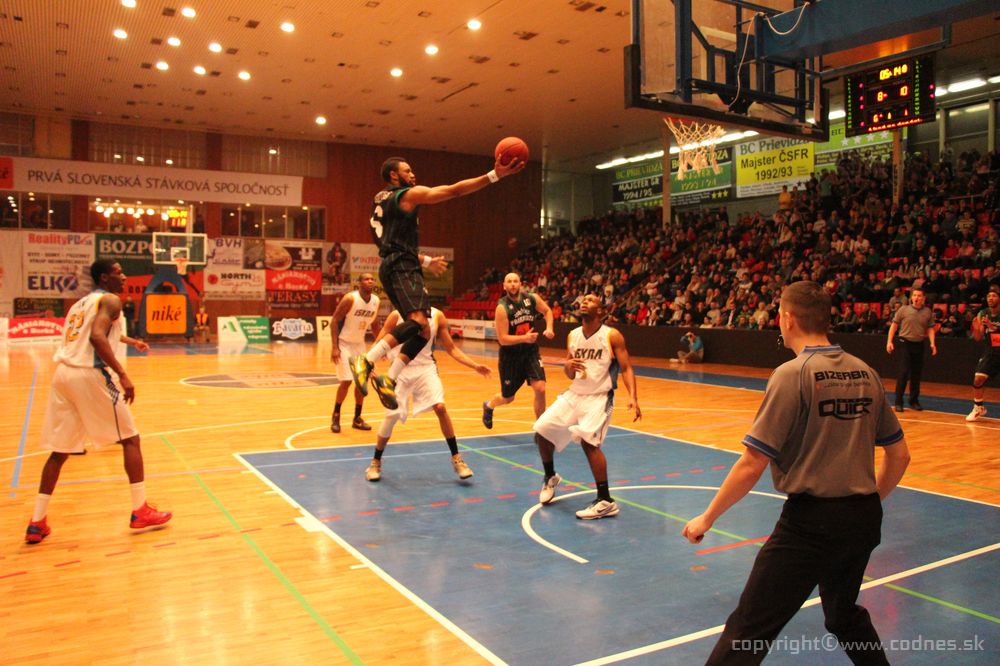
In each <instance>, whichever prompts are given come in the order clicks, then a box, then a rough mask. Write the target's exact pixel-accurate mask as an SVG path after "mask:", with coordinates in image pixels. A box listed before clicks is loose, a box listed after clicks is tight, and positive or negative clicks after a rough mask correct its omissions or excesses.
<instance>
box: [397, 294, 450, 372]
mask: <svg viewBox="0 0 1000 666" xmlns="http://www.w3.org/2000/svg"><path fill="white" fill-rule="evenodd" d="M440 316H442V312H441V311H440V310H438V309H437V308H431V316H430V317H429V318H428V320H429V322H430V327H431V337H430V339H429V340H428V342H427V344H426V345H424V348H423V349H421V350H420V353H419V354H417V357H416V358H415V359H412V360H411V361H410V362H409V363H407V364H406V368H413V369H414V370H415V369H417V368H426V367H433V366H434V365H436V363H435V361H434V341H435V340H436V339H437V332H438V317H440ZM402 346H403V345H396V346H395V347H393V348H392V349H391V350H390V351H389V354H388V357H389V358H390V359H392V360H395V359H396V357H397V356H398V355H399V350H400V349H401V348H402ZM403 372H406V369H404V370H403ZM400 374H402V373H400Z"/></svg>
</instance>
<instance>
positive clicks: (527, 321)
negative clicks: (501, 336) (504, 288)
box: [497, 291, 541, 351]
mask: <svg viewBox="0 0 1000 666" xmlns="http://www.w3.org/2000/svg"><path fill="white" fill-rule="evenodd" d="M497 305H500V306H501V307H503V309H504V310H505V311H506V312H507V335H524V334H525V333H527V332H529V331H530V330H531V328H532V326H533V325H534V323H535V321H537V320H538V318H539V316H540V314H541V313H539V311H538V301H537V300H536V299H535V295H534V294H529V293H527V292H524V291H522V292H521V293H519V294H518V295H517V296H516V297H515V298H511V297H510V294H507V293H504V295H503V296H501V297H500V300H499V301H498V303H497ZM537 347H538V344H537V343H527V342H522V343H518V344H516V345H507V346H506V347H501V349H509V350H511V351H515V350H516V351H524V350H527V349H533V348H537Z"/></svg>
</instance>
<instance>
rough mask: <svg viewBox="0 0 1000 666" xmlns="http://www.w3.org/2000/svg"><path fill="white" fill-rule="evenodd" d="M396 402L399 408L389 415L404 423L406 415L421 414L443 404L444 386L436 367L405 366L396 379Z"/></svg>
mask: <svg viewBox="0 0 1000 666" xmlns="http://www.w3.org/2000/svg"><path fill="white" fill-rule="evenodd" d="M396 401H397V402H398V403H399V407H398V408H397V409H396V410H395V411H392V412H389V414H392V415H394V416H398V417H399V420H400V421H402V422H403V423H406V417H407V414H409V413H411V412H412V413H413V415H414V416H416V415H417V414H423V413H424V412H426V411H428V410H430V409H433V408H434V405H437V404H439V403H443V402H444V385H443V384H442V383H441V377H439V376H438V373H437V366H436V365H422V366H418V367H416V368H414V367H412V366H407V367H406V368H405V369H404V370H403V371H402V372H401V373H399V377H397V378H396Z"/></svg>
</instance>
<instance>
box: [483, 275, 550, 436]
mask: <svg viewBox="0 0 1000 666" xmlns="http://www.w3.org/2000/svg"><path fill="white" fill-rule="evenodd" d="M503 288H504V295H503V296H501V297H500V300H499V302H497V309H496V313H495V315H494V317H495V318H494V323H495V324H496V329H497V340H499V342H500V362H499V369H500V393H498V394H496V395H494V396H493V397H492V398H490V399H489V400H487V401H486V402H484V403H483V425H484V426H486V427H487V428H488V429H492V428H493V410H494V409H496V408H497V407H499V406H500V405H508V404H510V403H512V402H514V395H515V394H516V393H517V391H518V389H520V388H521V385H522V384H524V383H525V382H527V383H528V385H529V386H530V387H531V388H532V390H533V391H534V392H535V402H534V407H535V418H536V419H537V418H538V417H539V416H541V415H542V412H544V411H545V369H544V368H543V367H542V359H541V357H540V356H539V354H538V331H537V330H535V322H537V321H538V320H540V319H543V318H544V319H545V330H544V331H543V332H542V335H544V336H545V338H546V339H547V340H551V339H552V338H554V337H555V331H553V330H552V309H551V308H549V305H548V303H546V302H545V301H544V300H543V299H542V297H541V296H539V295H538V294H529V293H528V292H526V291H522V290H521V276H520V275H518V274H517V273H508V274H507V275H506V277H504V279H503Z"/></svg>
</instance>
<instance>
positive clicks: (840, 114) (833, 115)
mask: <svg viewBox="0 0 1000 666" xmlns="http://www.w3.org/2000/svg"><path fill="white" fill-rule="evenodd" d="M846 117H847V111H844V110H843V109H835V110H833V111H831V112H830V114H829V115H828V116H827V118H829V119H830V120H840V119H841V118H846Z"/></svg>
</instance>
